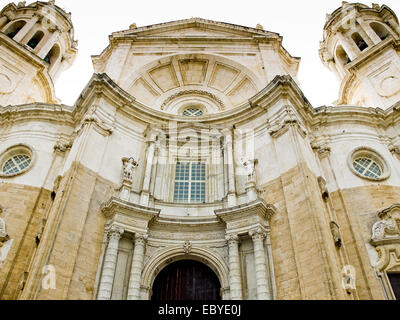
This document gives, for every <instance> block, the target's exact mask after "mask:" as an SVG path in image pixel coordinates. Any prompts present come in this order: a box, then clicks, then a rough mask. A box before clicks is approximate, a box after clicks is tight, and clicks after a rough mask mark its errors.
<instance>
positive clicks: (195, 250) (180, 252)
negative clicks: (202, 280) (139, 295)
mask: <svg viewBox="0 0 400 320" xmlns="http://www.w3.org/2000/svg"><path fill="white" fill-rule="evenodd" d="M182 257H184V258H185V259H187V258H191V259H193V260H197V261H200V262H202V263H204V264H206V265H207V266H208V267H210V268H211V269H212V270H213V271H214V272H215V273H216V275H217V276H218V279H219V281H220V283H221V287H222V288H229V268H228V265H227V263H226V262H225V261H224V259H223V257H221V256H220V255H219V254H218V253H217V252H215V251H214V250H211V249H209V248H205V247H201V246H198V245H194V244H192V247H191V250H190V253H189V254H187V253H186V252H185V250H184V247H183V245H182V246H175V247H168V248H163V249H161V250H158V251H156V252H155V253H154V254H153V255H152V256H151V257H150V260H149V261H147V263H146V264H145V266H144V268H143V272H142V283H141V287H142V288H144V290H145V291H147V292H145V294H144V295H146V296H147V298H150V296H151V292H150V288H152V285H153V282H154V280H155V278H156V276H157V275H158V273H159V272H160V271H161V270H162V269H163V268H164V267H165V266H167V265H168V264H170V263H172V262H174V261H177V260H180V259H181V258H182ZM223 298H224V299H227V297H223Z"/></svg>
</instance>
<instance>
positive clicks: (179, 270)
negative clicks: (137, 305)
mask: <svg viewBox="0 0 400 320" xmlns="http://www.w3.org/2000/svg"><path fill="white" fill-rule="evenodd" d="M220 291H221V284H220V282H219V279H218V277H217V275H216V274H215V273H214V271H213V270H211V269H210V268H209V267H208V266H206V265H205V264H203V263H201V262H199V261H196V260H178V261H175V262H173V263H171V264H169V265H168V266H166V267H165V268H164V269H162V270H161V271H160V273H159V274H158V275H157V276H156V278H155V280H154V283H153V290H152V292H153V295H152V297H151V299H152V300H156V301H159V300H221V296H220Z"/></svg>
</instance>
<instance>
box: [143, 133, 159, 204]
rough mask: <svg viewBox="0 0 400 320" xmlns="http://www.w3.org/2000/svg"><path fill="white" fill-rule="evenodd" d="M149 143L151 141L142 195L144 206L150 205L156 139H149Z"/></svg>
mask: <svg viewBox="0 0 400 320" xmlns="http://www.w3.org/2000/svg"><path fill="white" fill-rule="evenodd" d="M148 143H149V152H148V154H147V162H146V169H145V172H144V179H143V186H142V193H141V195H140V204H141V205H143V206H148V204H149V191H150V178H151V169H152V166H153V159H154V151H155V141H154V140H149V141H148Z"/></svg>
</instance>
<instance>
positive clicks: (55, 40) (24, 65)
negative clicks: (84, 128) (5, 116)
mask: <svg viewBox="0 0 400 320" xmlns="http://www.w3.org/2000/svg"><path fill="white" fill-rule="evenodd" d="M76 46H77V41H75V40H74V29H73V25H72V22H71V14H70V13H66V12H65V11H64V10H63V9H61V8H59V7H58V6H56V5H55V1H54V0H53V1H48V2H42V1H38V2H34V3H32V4H29V5H26V2H25V1H22V2H19V3H18V4H17V5H16V4H14V3H10V4H8V5H7V6H5V7H4V8H3V9H2V10H1V11H0V106H6V105H20V104H26V103H33V102H44V103H58V100H57V98H56V96H55V92H54V82H55V81H56V79H57V77H58V76H59V75H60V73H61V72H62V71H63V70H65V69H66V68H68V67H69V66H70V65H71V64H72V62H73V60H74V58H75V56H76V53H77V49H76Z"/></svg>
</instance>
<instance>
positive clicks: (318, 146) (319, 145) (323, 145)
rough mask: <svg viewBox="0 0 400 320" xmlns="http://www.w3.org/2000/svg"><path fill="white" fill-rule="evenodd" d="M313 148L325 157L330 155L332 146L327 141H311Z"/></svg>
mask: <svg viewBox="0 0 400 320" xmlns="http://www.w3.org/2000/svg"><path fill="white" fill-rule="evenodd" d="M310 144H311V148H312V149H313V150H314V151H315V152H317V153H318V155H319V156H320V157H321V158H323V157H326V156H329V154H330V153H331V147H330V146H329V145H328V143H327V142H326V141H315V140H314V141H311V143H310Z"/></svg>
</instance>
